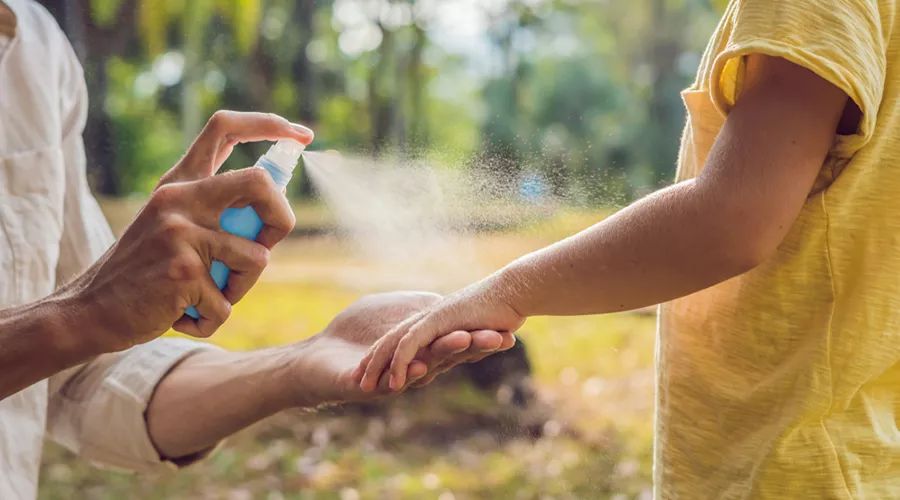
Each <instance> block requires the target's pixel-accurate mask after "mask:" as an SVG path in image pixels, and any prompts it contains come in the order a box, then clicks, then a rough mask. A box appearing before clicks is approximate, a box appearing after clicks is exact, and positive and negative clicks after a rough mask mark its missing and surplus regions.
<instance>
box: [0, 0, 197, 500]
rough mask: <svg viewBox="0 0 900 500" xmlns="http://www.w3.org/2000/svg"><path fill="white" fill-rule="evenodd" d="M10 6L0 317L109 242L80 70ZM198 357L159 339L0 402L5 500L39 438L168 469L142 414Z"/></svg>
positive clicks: (0, 94)
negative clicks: (91, 174) (187, 360)
mask: <svg viewBox="0 0 900 500" xmlns="http://www.w3.org/2000/svg"><path fill="white" fill-rule="evenodd" d="M5 3H6V4H7V5H8V6H9V7H10V8H11V9H12V11H13V12H14V13H15V15H16V18H17V22H18V26H17V32H16V36H15V38H13V39H12V40H4V42H5V43H2V42H0V308H3V307H10V306H14V305H19V304H23V303H28V302H31V301H34V300H37V299H40V298H42V297H45V296H47V295H48V294H50V293H52V292H53V290H54V289H55V288H56V287H57V286H59V285H60V284H62V283H63V282H65V281H66V280H68V279H70V278H71V277H72V276H75V275H77V274H78V273H80V272H82V271H83V270H84V269H86V268H87V266H89V265H90V264H91V263H93V262H94V261H95V260H96V259H97V258H98V257H100V255H102V253H103V252H104V251H105V250H106V249H107V248H109V246H110V245H111V244H112V243H113V241H114V240H113V235H112V232H111V231H110V229H109V226H108V224H107V222H106V220H105V219H104V217H103V215H102V213H101V212H100V208H99V206H98V205H97V202H96V201H95V200H94V198H93V196H92V195H91V193H90V190H89V188H88V185H87V179H86V177H85V156H84V145H83V142H82V138H81V134H82V130H83V128H84V123H85V118H86V114H87V91H86V89H85V83H84V78H83V74H82V69H81V66H80V64H79V63H78V60H77V58H76V57H75V54H74V52H73V50H72V47H71V45H70V44H69V42H68V40H67V39H66V37H65V35H64V34H63V33H62V31H61V30H60V29H59V26H58V25H57V24H56V22H55V21H54V20H53V18H52V17H51V16H50V14H49V13H48V12H47V11H46V10H44V9H43V7H41V6H39V5H38V4H37V3H34V2H32V1H30V0H6V2H5ZM2 348H3V346H0V349H2ZM204 348H209V347H208V346H206V345H205V344H200V343H195V342H189V341H186V340H174V339H166V340H157V341H154V342H151V343H149V344H146V345H143V346H140V347H137V348H134V349H131V350H129V351H125V352H123V353H116V354H108V355H104V356H100V357H99V358H97V359H96V360H94V361H92V362H90V363H88V364H86V365H83V366H79V367H75V368H72V369H70V370H67V371H65V372H63V373H60V374H57V375H55V376H53V377H51V378H50V380H49V381H46V380H45V381H42V382H40V383H38V384H35V385H33V386H31V387H29V388H27V389H25V390H23V391H21V392H19V393H18V394H15V395H13V396H10V397H8V398H6V399H5V400H3V401H0V499H4V500H5V499H31V498H34V497H35V496H36V495H37V481H38V470H39V467H40V459H41V448H42V443H43V439H44V436H45V434H49V435H50V436H51V437H52V438H53V439H55V440H57V441H59V442H60V443H62V444H63V445H65V446H67V447H68V448H70V449H72V450H73V451H74V452H75V453H78V454H80V455H81V456H83V457H85V458H87V459H89V460H91V461H94V462H97V463H100V464H105V465H110V466H116V467H123V468H129V469H134V470H148V469H153V468H157V467H161V466H163V467H165V466H171V464H168V465H167V464H166V463H164V462H162V461H161V460H160V457H159V455H158V454H157V452H156V450H155V449H154V447H153V445H152V443H151V442H150V439H149V436H148V433H147V429H146V423H145V421H144V412H145V410H146V407H147V403H148V401H149V399H150V396H151V395H152V392H153V389H154V387H155V386H156V384H157V383H158V382H159V380H160V379H161V378H162V377H163V376H164V375H165V374H166V373H167V372H168V370H169V369H171V367H172V366H174V364H176V363H177V362H178V361H179V360H180V359H183V358H184V356H186V355H187V354H188V353H191V352H194V351H196V350H198V349H204Z"/></svg>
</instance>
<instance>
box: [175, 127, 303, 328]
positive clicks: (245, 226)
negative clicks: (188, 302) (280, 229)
mask: <svg viewBox="0 0 900 500" xmlns="http://www.w3.org/2000/svg"><path fill="white" fill-rule="evenodd" d="M304 149H305V146H304V145H303V144H300V143H299V142H296V141H293V140H291V139H282V140H280V141H278V142H276V143H275V144H274V145H272V147H271V148H269V150H268V151H266V154H264V155H262V156H260V157H259V160H257V161H256V166H257V167H262V168H264V169H266V171H267V172H269V175H271V176H272V180H273V181H275V184H276V185H278V186H279V187H281V188H282V189H284V188H285V187H287V184H288V182H289V181H290V180H291V176H292V175H293V172H294V168H295V167H296V166H297V161H299V160H300V156H301V155H302V154H303V150H304ZM219 226H220V227H221V228H222V230H223V231H225V232H227V233H231V234H233V235H236V236H240V237H242V238H247V239H248V240H256V237H257V236H259V232H260V231H261V230H262V228H263V221H262V219H260V218H259V215H257V214H256V211H255V210H253V207H250V206H247V207H241V208H227V209H225V211H224V212H222V216H221V217H220V218H219ZM230 272H231V270H230V269H228V267H227V266H225V264H223V263H222V262H221V261H218V260H214V261H213V262H212V265H211V266H210V268H209V274H210V276H212V279H213V281H215V282H216V285H217V286H218V287H219V290H222V289H223V288H225V285H226V284H227V283H228V274H229V273H230ZM184 312H185V314H187V315H188V316H190V317H192V318H194V319H200V313H198V312H197V309H196V308H194V306H190V307H188V308H187V309H185V311H184Z"/></svg>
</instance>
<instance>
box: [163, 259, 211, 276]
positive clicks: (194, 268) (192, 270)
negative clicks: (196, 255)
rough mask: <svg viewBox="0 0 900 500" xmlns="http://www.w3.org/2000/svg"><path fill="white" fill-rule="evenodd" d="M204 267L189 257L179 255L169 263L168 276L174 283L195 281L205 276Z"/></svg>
mask: <svg viewBox="0 0 900 500" xmlns="http://www.w3.org/2000/svg"><path fill="white" fill-rule="evenodd" d="M203 271H204V269H203V266H201V265H200V264H198V263H197V262H195V261H194V260H193V259H191V258H190V257H189V256H187V255H178V256H175V257H173V258H172V259H171V260H170V261H169V265H168V272H167V276H168V277H169V279H171V280H174V281H193V280H195V279H197V278H200V277H201V276H203Z"/></svg>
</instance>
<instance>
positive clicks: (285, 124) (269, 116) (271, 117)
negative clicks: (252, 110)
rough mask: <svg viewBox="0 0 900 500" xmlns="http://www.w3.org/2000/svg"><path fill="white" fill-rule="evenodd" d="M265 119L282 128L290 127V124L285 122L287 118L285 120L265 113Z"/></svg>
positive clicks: (279, 116)
mask: <svg viewBox="0 0 900 500" xmlns="http://www.w3.org/2000/svg"><path fill="white" fill-rule="evenodd" d="M266 118H267V119H269V120H272V121H273V122H275V123H277V124H278V125H280V126H282V127H286V126H288V125H290V122H288V121H287V118H285V117H283V116H281V115H278V114H275V113H266Z"/></svg>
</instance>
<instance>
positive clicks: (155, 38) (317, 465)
mask: <svg viewBox="0 0 900 500" xmlns="http://www.w3.org/2000/svg"><path fill="white" fill-rule="evenodd" d="M40 3H42V4H44V5H45V6H46V7H47V8H48V9H49V10H50V11H51V13H53V14H54V16H56V18H57V19H58V21H59V23H60V25H61V26H62V27H63V29H64V30H65V32H66V33H67V34H68V36H69V38H70V40H71V41H72V44H73V46H74V47H75V49H76V52H77V54H78V56H79V58H80V59H81V61H82V64H83V65H84V67H85V77H86V79H87V83H88V89H89V94H90V98H91V106H90V112H89V119H88V125H87V129H86V131H85V141H86V145H87V153H88V157H89V162H88V165H89V176H90V180H91V184H92V187H93V189H94V191H95V193H96V194H97V196H98V198H100V200H101V204H102V206H103V208H104V211H105V212H106V213H107V216H108V218H109V219H110V221H111V223H112V225H113V227H114V229H116V230H117V231H119V230H121V229H122V228H123V227H124V226H125V225H126V224H127V223H128V221H129V220H130V218H131V217H132V215H133V214H134V212H135V210H136V209H137V208H138V207H139V206H140V205H141V203H142V201H143V200H144V199H145V197H146V195H147V193H148V192H149V191H150V189H152V187H153V185H154V184H155V182H156V180H157V179H158V177H159V175H160V174H161V173H162V172H163V171H165V170H166V169H168V168H169V167H170V166H171V165H172V164H173V163H174V162H175V161H177V159H178V158H179V157H180V155H181V154H182V153H183V151H184V148H185V146H186V145H187V144H189V143H190V141H191V140H192V138H193V137H194V136H195V135H196V133H197V132H198V131H199V130H200V128H201V127H202V126H203V124H204V122H205V120H206V118H207V117H208V116H209V115H210V114H212V112H214V111H215V110H216V109H219V108H230V109H239V110H261V111H271V112H275V113H279V114H281V115H283V116H286V117H288V118H290V119H292V120H294V121H300V122H303V123H306V124H308V125H309V126H311V127H312V128H314V129H315V130H316V133H317V139H316V142H315V144H314V146H313V148H312V149H335V150H338V151H341V152H345V153H353V154H356V155H360V156H363V157H371V158H382V159H383V158H391V159H394V160H397V159H399V160H401V161H404V160H415V161H417V162H424V163H426V164H428V165H431V166H433V168H440V169H460V170H472V171H478V172H479V175H482V176H494V177H497V178H498V179H503V181H504V182H503V183H502V185H503V186H505V187H506V188H508V189H509V190H511V191H512V192H513V193H514V196H512V199H516V197H519V198H521V203H522V205H523V206H524V205H527V204H528V202H529V197H530V195H533V193H534V192H535V190H537V191H540V192H542V193H548V194H550V195H552V196H553V198H554V200H556V202H555V203H554V205H553V209H552V210H541V211H540V213H539V216H534V211H531V212H529V211H527V210H526V212H527V213H528V214H530V215H529V216H528V217H507V216H505V217H502V218H498V223H497V224H487V225H485V226H484V227H483V228H482V230H480V231H477V232H474V233H471V234H468V235H467V238H468V240H469V241H467V244H468V245H471V247H472V248H474V249H475V252H474V253H473V254H474V255H477V257H478V259H479V266H477V270H473V273H475V272H476V271H477V272H482V271H483V270H488V271H489V270H491V269H494V268H496V267H499V266H501V265H502V264H503V263H505V262H507V261H508V260H510V259H512V258H514V257H516V256H518V255H521V254H522V253H525V252H527V251H530V250H532V249H536V248H539V247H540V246H542V245H545V244H548V243H550V242H552V241H554V240H556V239H558V238H560V237H563V236H565V235H567V234H570V233H571V232H573V231H577V230H579V229H582V228H584V227H587V226H588V225H590V224H591V223H593V222H596V221H598V220H600V219H602V217H603V216H605V215H607V214H608V213H610V211H611V210H612V209H614V208H615V207H617V206H621V205H622V204H624V203H626V202H627V201H629V200H631V199H633V198H635V197H637V196H640V195H642V194H644V193H646V192H648V191H650V190H653V189H655V188H657V187H659V186H661V185H663V184H665V183H667V182H669V181H670V179H671V178H672V176H673V173H674V165H675V157H676V154H677V145H678V140H679V137H680V134H681V129H682V126H683V122H684V112H683V106H682V102H681V99H680V96H679V91H680V90H681V89H683V88H685V87H687V86H688V85H689V84H690V83H691V81H692V80H693V76H694V72H695V70H696V67H697V65H698V63H699V60H700V56H701V53H702V50H703V48H704V46H705V44H706V41H707V39H708V37H709V35H710V34H711V32H712V30H713V28H714V26H715V24H716V22H717V20H718V16H719V15H721V11H722V10H723V7H724V3H726V2H725V1H719V0H628V1H624V0H333V1H325V0H323V1H319V0H296V1H291V0H54V1H49V0H42V1H41V2H40ZM264 148H265V145H245V146H242V147H240V148H238V149H237V150H236V152H235V154H234V155H233V157H232V159H231V160H229V162H228V163H227V166H228V167H229V168H238V167H242V166H245V165H248V164H251V163H253V161H254V160H255V158H256V157H257V156H258V155H259V154H261V153H262V152H263V151H264ZM289 194H290V197H291V199H292V201H293V203H294V205H295V209H296V212H297V216H298V228H297V230H296V232H295V234H294V235H292V237H291V238H290V239H289V240H288V241H286V242H285V243H284V244H282V245H281V246H280V247H279V248H278V249H277V251H276V252H275V254H274V256H273V263H272V265H271V266H270V269H269V270H268V271H267V272H266V274H265V275H264V277H263V280H262V282H261V283H260V284H259V285H258V286H257V288H256V289H254V291H253V292H252V293H251V294H250V296H248V298H247V299H245V300H244V301H243V302H241V303H240V304H238V306H237V307H236V308H235V310H234V313H233V315H232V318H231V319H230V320H229V322H228V324H227V325H226V326H225V328H224V329H223V331H222V332H221V333H220V334H218V335H217V336H216V337H215V338H214V339H213V342H216V343H219V344H221V345H225V346H226V347H229V348H234V349H250V348H256V347H263V346H268V345H274V344H283V343H286V342H293V341H297V340H298V339H302V338H304V337H307V336H309V335H312V334H314V333H315V332H317V331H319V330H321V328H323V327H324V326H325V325H326V324H327V323H328V321H329V320H330V318H331V317H332V316H333V315H334V314H336V313H337V312H338V311H340V310H341V309H342V308H343V307H345V306H346V305H348V304H349V303H351V302H352V301H353V300H354V299H356V298H357V297H359V296H360V294H363V293H367V292H373V291H381V290H386V289H389V288H390V287H389V285H390V283H388V282H386V281H385V280H381V279H377V276H378V275H379V273H376V272H374V271H373V269H374V267H373V266H374V265H375V264H373V263H372V262H369V260H367V258H366V256H365V255H360V254H359V252H357V251H355V250H354V248H353V247H352V245H348V244H347V241H346V238H344V237H342V235H341V234H340V232H337V231H335V228H336V223H337V221H335V218H334V214H333V213H332V212H331V211H330V210H329V208H328V206H326V205H325V204H323V203H322V202H320V201H319V200H318V198H317V196H316V192H315V189H314V187H313V186H312V185H311V183H310V182H309V181H308V180H307V179H306V178H305V177H304V176H303V175H302V172H301V174H300V175H299V176H298V178H297V179H296V180H295V182H294V183H293V184H292V187H291V192H290V193H289ZM482 215H483V214H482ZM370 275H371V276H376V278H372V279H363V278H361V277H366V276H370ZM470 278H471V279H474V278H477V276H455V279H456V281H454V280H453V279H450V280H448V281H447V282H445V283H442V284H439V285H436V288H437V291H449V290H451V289H452V288H453V287H455V286H459V285H461V284H464V281H465V280H467V279H470ZM654 323H655V319H654V316H653V311H652V310H651V311H638V312H634V313H627V314H618V315H609V316H603V317H591V318H562V319H559V318H553V319H548V318H537V319H534V320H530V321H529V322H528V323H527V325H526V327H525V328H524V330H523V335H522V338H523V340H524V342H523V344H524V346H525V351H517V353H516V354H515V355H513V356H510V357H509V358H508V359H507V360H505V361H503V362H495V363H493V364H492V365H490V366H487V367H485V368H484V369H482V370H478V369H474V370H464V371H460V372H459V373H457V374H455V375H453V376H450V377H447V379H446V380H444V381H443V382H442V383H441V384H439V385H438V386H436V387H434V388H431V389H429V390H425V391H420V392H419V393H415V394H411V395H408V396H404V397H402V398H400V399H398V400H395V401H391V402H388V403H384V404H377V405H367V406H354V407H347V408H339V409H330V410H328V411H324V412H320V413H317V414H299V413H298V414H285V415H280V416H278V417H276V418H273V419H271V420H269V421H267V422H263V423H261V424H259V425H257V426H254V427H253V428H251V429H249V430H247V431H245V432H243V433H241V434H240V435H238V436H236V437H235V438H233V439H231V440H230V441H229V442H228V443H227V445H226V446H225V447H224V448H223V449H222V450H221V451H220V452H219V453H218V454H216V455H215V456H214V457H212V458H211V459H210V460H209V461H207V462H205V463H202V464H199V465H197V466H194V467H191V468H188V469H186V470H184V471H180V472H178V473H174V474H163V475H159V476H152V477H136V476H133V475H129V474H124V473H120V472H113V471H100V470H98V469H94V468H91V467H89V466H87V465H85V464H83V463H81V462H79V461H78V460H77V459H75V458H74V457H72V456H71V455H70V454H69V453H68V452H66V451H64V450H63V449H61V448H59V447H57V446H52V445H51V446H49V447H48V449H47V450H46V453H45V460H44V470H43V474H42V482H41V496H42V498H48V499H49V498H72V497H73V496H75V497H77V498H81V497H83V498H235V499H244V498H265V499H279V498H339V499H342V500H352V499H358V498H387V499H394V498H439V499H441V500H453V499H467V498H523V499H530V498H541V499H543V498H548V499H549V498H560V499H562V498H647V497H648V496H649V494H650V475H651V470H650V463H651V448H652V405H653V368H652V359H653V343H654V338H653V328H654Z"/></svg>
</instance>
